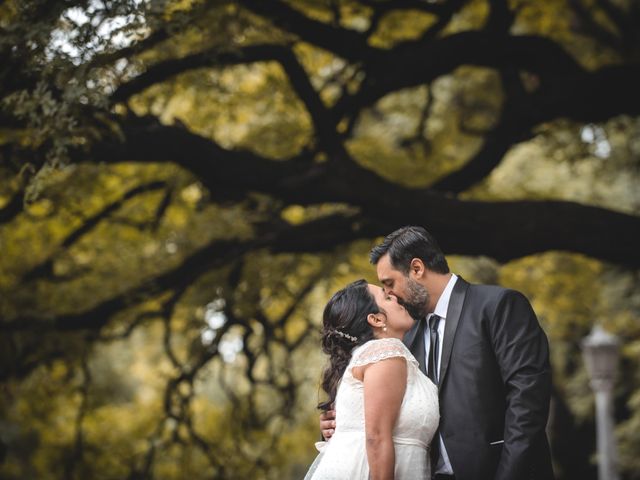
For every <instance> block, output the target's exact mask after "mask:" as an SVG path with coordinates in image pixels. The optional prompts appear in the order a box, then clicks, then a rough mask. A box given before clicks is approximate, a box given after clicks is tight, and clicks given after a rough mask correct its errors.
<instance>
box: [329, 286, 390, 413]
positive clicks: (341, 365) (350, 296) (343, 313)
mask: <svg viewBox="0 0 640 480" xmlns="http://www.w3.org/2000/svg"><path fill="white" fill-rule="evenodd" d="M380 312H382V311H381V310H380V308H379V307H378V305H377V304H376V301H375V299H374V298H373V295H371V292H369V288H368V284H367V282H366V281H364V280H358V281H356V282H353V283H350V284H349V285H347V286H346V287H345V288H343V289H342V290H339V291H338V292H336V293H335V294H334V295H333V297H331V300H329V302H328V303H327V306H326V307H324V313H323V314H322V351H323V352H324V353H326V354H327V355H329V366H327V368H326V369H325V371H324V374H323V377H322V389H323V390H324V391H325V392H327V395H328V396H329V398H328V400H327V401H325V402H321V403H319V404H318V408H319V409H321V410H329V409H330V408H331V405H332V404H333V402H334V401H335V399H336V392H337V390H338V384H339V383H340V380H341V379H342V375H343V374H344V371H345V369H346V368H347V365H348V364H349V360H351V351H352V350H353V348H354V347H357V346H358V345H362V344H363V343H366V342H368V341H369V340H371V339H372V338H373V329H372V328H371V325H369V322H367V316H368V315H369V314H370V313H374V314H375V313H380ZM382 313H384V312H382Z"/></svg>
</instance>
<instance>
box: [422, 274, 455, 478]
mask: <svg viewBox="0 0 640 480" xmlns="http://www.w3.org/2000/svg"><path fill="white" fill-rule="evenodd" d="M457 280H458V277H457V275H455V274H451V278H450V279H449V283H447V286H446V287H444V290H443V291H442V295H440V298H439V299H438V303H436V308H435V309H434V310H433V313H430V314H429V315H427V325H429V323H428V322H429V319H430V318H431V316H432V315H434V314H435V315H438V316H439V317H440V323H439V324H438V378H440V365H441V364H442V343H443V337H444V326H445V324H446V323H447V310H448V309H449V299H450V298H451V292H452V291H453V286H454V285H455V284H456V281H457ZM430 350H431V339H430V334H429V328H425V329H424V353H425V357H424V365H428V360H429V351H430ZM438 440H439V441H440V458H438V463H437V464H436V465H435V473H443V474H447V475H453V468H452V467H451V461H450V460H449V455H448V454H447V449H446V448H445V446H444V442H443V441H442V435H440V434H438ZM432 469H433V466H432Z"/></svg>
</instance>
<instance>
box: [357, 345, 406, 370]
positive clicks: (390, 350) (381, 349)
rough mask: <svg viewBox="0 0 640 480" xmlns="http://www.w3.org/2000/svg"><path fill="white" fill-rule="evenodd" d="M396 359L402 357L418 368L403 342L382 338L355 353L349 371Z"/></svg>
mask: <svg viewBox="0 0 640 480" xmlns="http://www.w3.org/2000/svg"><path fill="white" fill-rule="evenodd" d="M394 357H402V358H404V359H405V360H406V361H407V363H408V364H414V365H415V366H416V367H417V366H418V362H417V361H416V359H415V358H414V357H413V355H411V352H410V351H409V349H408V348H407V347H405V345H404V343H402V341H401V340H398V339H397V338H381V339H379V340H371V341H369V342H367V343H365V344H364V345H363V346H362V348H360V349H359V350H358V351H357V352H355V353H354V356H353V359H352V361H351V364H350V365H349V371H351V369H353V368H354V367H361V366H363V365H368V364H370V363H377V362H380V361H382V360H386V359H388V358H394Z"/></svg>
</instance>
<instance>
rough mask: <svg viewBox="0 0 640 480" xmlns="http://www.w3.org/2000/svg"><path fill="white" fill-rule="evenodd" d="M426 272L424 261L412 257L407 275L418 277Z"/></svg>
mask: <svg viewBox="0 0 640 480" xmlns="http://www.w3.org/2000/svg"><path fill="white" fill-rule="evenodd" d="M425 273H426V267H425V266H424V262H423V261H422V260H420V259H419V258H413V259H412V260H411V263H410V264H409V275H410V276H411V277H412V278H415V279H418V278H422V277H424V275H425Z"/></svg>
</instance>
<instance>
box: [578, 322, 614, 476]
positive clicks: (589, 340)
mask: <svg viewBox="0 0 640 480" xmlns="http://www.w3.org/2000/svg"><path fill="white" fill-rule="evenodd" d="M619 346H620V342H619V340H618V338H617V337H616V336H615V335H611V334H610V333H607V332H605V331H604V330H603V329H602V327H601V326H600V325H595V326H594V327H593V330H592V331H591V333H590V334H589V336H587V337H586V338H585V339H584V340H583V341H582V351H583V355H584V362H585V364H586V367H587V373H588V374H589V377H590V379H591V388H592V389H593V393H594V394H595V397H596V439H597V444H598V478H599V480H618V471H617V465H616V463H617V458H616V457H617V453H616V444H615V439H614V436H613V423H614V422H613V384H614V380H615V377H616V373H617V370H618V351H619Z"/></svg>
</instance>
